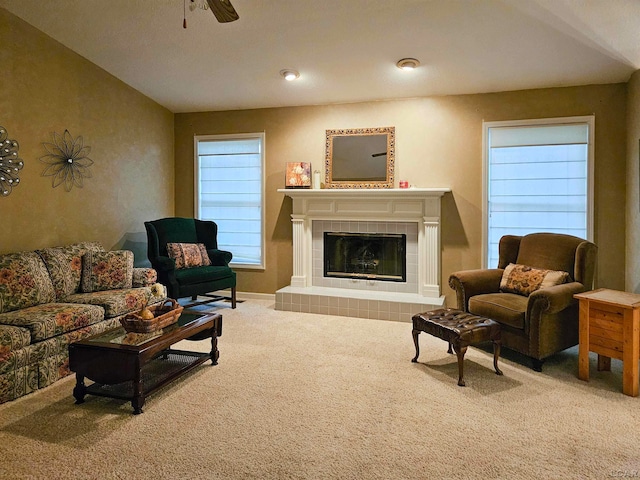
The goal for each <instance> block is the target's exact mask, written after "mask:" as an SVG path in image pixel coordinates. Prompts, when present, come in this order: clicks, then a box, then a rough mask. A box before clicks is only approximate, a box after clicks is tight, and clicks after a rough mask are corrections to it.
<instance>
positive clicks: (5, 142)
mask: <svg viewBox="0 0 640 480" xmlns="http://www.w3.org/2000/svg"><path fill="white" fill-rule="evenodd" d="M8 136H9V134H8V133H7V129H6V128H4V127H0V195H2V196H3V197H6V196H8V195H9V194H10V193H11V190H13V187H15V186H16V185H18V184H19V183H20V178H19V177H18V172H19V171H20V170H22V167H23V166H24V162H23V161H22V160H21V159H20V158H19V157H18V149H19V148H20V145H18V142H17V141H16V140H10V139H9V138H7V137H8Z"/></svg>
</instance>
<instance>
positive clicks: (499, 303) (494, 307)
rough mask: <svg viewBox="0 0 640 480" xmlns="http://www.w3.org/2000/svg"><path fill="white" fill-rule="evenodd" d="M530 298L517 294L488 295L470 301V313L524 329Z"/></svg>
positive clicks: (475, 296) (476, 296) (478, 296)
mask: <svg viewBox="0 0 640 480" xmlns="http://www.w3.org/2000/svg"><path fill="white" fill-rule="evenodd" d="M528 302H529V298H528V297H525V296H523V295H517V294H515V293H487V294H484V295H474V296H473V297H471V298H470V299H469V313H473V314H474V315H480V316H482V317H487V318H491V319H493V320H495V321H496V322H499V323H503V324H505V325H509V326H510V327H514V328H519V329H521V330H522V329H524V318H525V314H526V312H527V304H528Z"/></svg>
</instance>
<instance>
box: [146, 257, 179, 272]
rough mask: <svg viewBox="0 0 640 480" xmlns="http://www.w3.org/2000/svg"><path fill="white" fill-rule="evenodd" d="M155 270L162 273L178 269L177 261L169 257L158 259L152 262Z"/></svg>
mask: <svg viewBox="0 0 640 480" xmlns="http://www.w3.org/2000/svg"><path fill="white" fill-rule="evenodd" d="M151 263H152V265H153V268H155V269H156V270H158V271H162V272H170V271H173V270H175V269H176V261H175V260H174V259H173V258H169V257H156V258H154V259H153V260H151Z"/></svg>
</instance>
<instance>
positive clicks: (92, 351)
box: [69, 310, 222, 415]
mask: <svg viewBox="0 0 640 480" xmlns="http://www.w3.org/2000/svg"><path fill="white" fill-rule="evenodd" d="M220 335H222V315H220V314H218V313H213V314H203V313H201V312H189V311H187V310H185V311H184V312H183V313H182V315H181V316H180V318H178V322H177V323H175V324H173V325H170V326H168V327H165V328H164V329H162V330H159V331H158V332H153V333H127V332H126V331H125V330H124V328H122V327H119V328H116V329H113V330H109V331H107V332H104V333H101V334H98V335H94V336H92V337H88V338H86V339H84V340H80V341H78V342H74V343H72V344H70V345H69V367H70V368H71V370H72V371H73V372H76V386H75V388H74V389H73V396H74V397H75V399H76V404H80V403H83V402H84V397H85V395H86V394H87V393H89V394H91V395H98V396H102V397H109V398H118V399H123V400H131V405H132V406H133V413H134V414H136V415H137V414H140V413H142V406H143V405H144V402H145V397H146V396H147V395H149V394H151V393H152V392H154V391H155V390H157V389H159V388H161V387H162V386H164V385H166V384H168V383H169V382H171V381H173V380H175V379H176V378H178V377H180V376H182V375H184V374H185V373H187V372H188V371H190V370H192V369H194V368H195V367H197V366H198V365H201V364H203V363H204V362H206V361H207V360H211V364H212V365H216V364H217V363H218V357H219V356H220V353H219V352H218V337H219V336H220ZM206 338H211V352H210V353H202V352H191V351H185V350H175V349H171V346H172V345H173V344H175V343H177V342H179V341H181V340H203V339H206ZM85 377H86V378H88V379H90V380H93V381H94V382H95V383H93V384H91V385H89V386H86V385H85V383H84V379H85Z"/></svg>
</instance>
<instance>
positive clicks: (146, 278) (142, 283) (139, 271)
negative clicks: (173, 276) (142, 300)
mask: <svg viewBox="0 0 640 480" xmlns="http://www.w3.org/2000/svg"><path fill="white" fill-rule="evenodd" d="M157 280H158V272H156V270H155V269H154V268H147V267H134V269H133V286H134V287H150V286H151V285H153V284H154V283H156V281H157Z"/></svg>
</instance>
